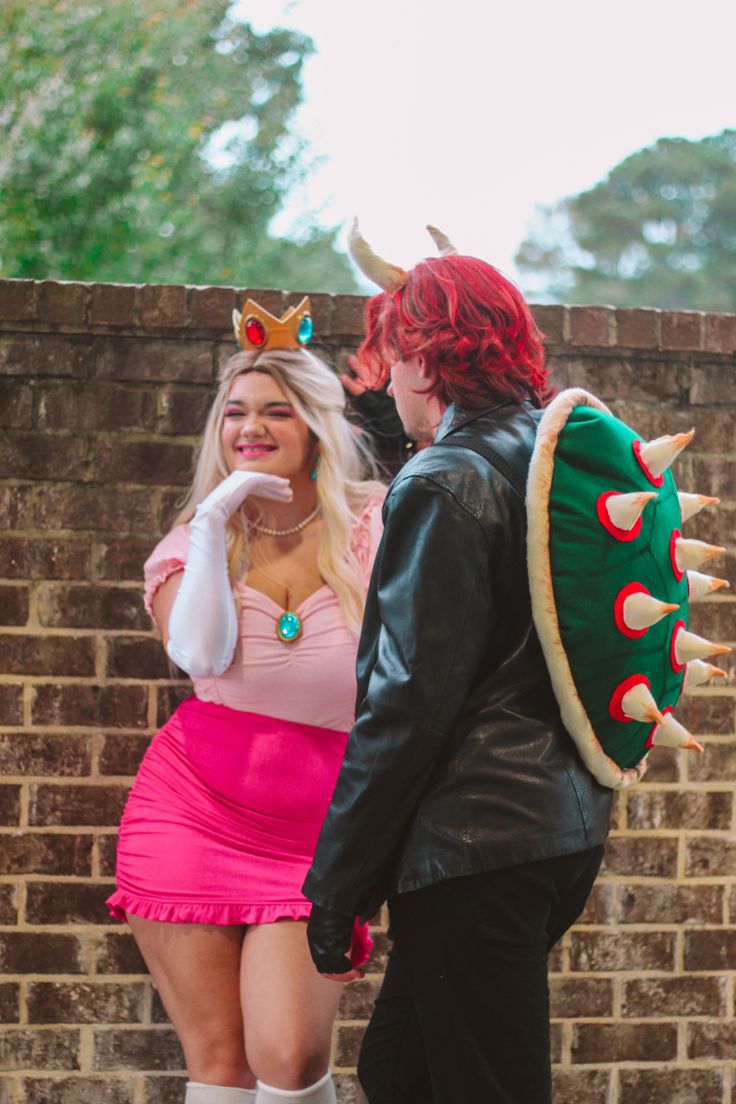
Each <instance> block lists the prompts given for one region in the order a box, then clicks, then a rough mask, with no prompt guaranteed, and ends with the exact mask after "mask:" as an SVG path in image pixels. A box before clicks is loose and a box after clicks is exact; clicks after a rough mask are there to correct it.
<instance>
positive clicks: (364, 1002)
mask: <svg viewBox="0 0 736 1104" xmlns="http://www.w3.org/2000/svg"><path fill="white" fill-rule="evenodd" d="M380 988H381V983H380V982H379V981H367V980H364V981H354V982H351V983H350V985H346V986H345V987H344V988H343V994H342V1000H341V1001H340V1010H339V1012H338V1018H339V1019H341V1020H368V1019H370V1017H371V1013H372V1012H373V1005H374V1004H375V1000H376V997H377V996H378V990H379V989H380Z"/></svg>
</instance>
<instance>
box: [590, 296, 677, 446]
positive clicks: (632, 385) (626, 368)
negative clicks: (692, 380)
mask: <svg viewBox="0 0 736 1104" xmlns="http://www.w3.org/2000/svg"><path fill="white" fill-rule="evenodd" d="M572 309H573V310H574V309H575V308H572ZM686 377H687V369H686V368H685V367H684V366H683V365H682V364H679V363H674V364H670V363H667V362H666V361H659V360H644V359H642V360H639V359H638V358H637V359H625V358H622V357H620V356H611V357H591V356H586V357H579V358H577V359H575V360H573V361H570V372H569V378H570V387H583V388H585V390H586V391H592V392H593V394H594V395H597V396H598V398H599V399H602V400H603V401H604V402H608V401H609V399H620V398H621V396H622V395H625V396H626V398H627V400H628V401H629V402H649V403H651V402H660V403H664V402H666V401H667V400H671V401H678V400H679V398H680V393H681V391H682V388H683V386H684V383H685V379H686ZM637 428H638V427H637Z"/></svg>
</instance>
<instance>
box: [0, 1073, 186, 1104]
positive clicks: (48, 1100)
mask: <svg viewBox="0 0 736 1104" xmlns="http://www.w3.org/2000/svg"><path fill="white" fill-rule="evenodd" d="M21 1092H22V1093H24V1094H25V1095H24V1096H23V1101H24V1104H103V1102H104V1104H133V1100H134V1081H133V1078H132V1077H110V1076H107V1077H54V1078H53V1079H52V1078H46V1077H27V1078H24V1079H23V1080H22V1081H21ZM177 1104H179V1102H178V1101H177Z"/></svg>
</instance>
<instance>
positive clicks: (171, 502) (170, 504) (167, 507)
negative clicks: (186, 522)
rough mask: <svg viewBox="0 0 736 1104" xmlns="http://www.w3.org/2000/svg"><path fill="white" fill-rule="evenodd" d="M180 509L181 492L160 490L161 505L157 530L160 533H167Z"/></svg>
mask: <svg viewBox="0 0 736 1104" xmlns="http://www.w3.org/2000/svg"><path fill="white" fill-rule="evenodd" d="M180 509H181V492H180V491H162V492H161V505H160V509H159V514H158V525H157V528H158V531H159V532H160V533H168V532H169V531H170V530H171V529H172V528H173V525H174V520H175V519H176V518H177V517H178V515H179V511H180Z"/></svg>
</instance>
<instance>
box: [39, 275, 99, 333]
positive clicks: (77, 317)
mask: <svg viewBox="0 0 736 1104" xmlns="http://www.w3.org/2000/svg"><path fill="white" fill-rule="evenodd" d="M89 299H90V290H89V285H88V284H73V283H66V282H63V281H56V280H44V281H43V283H41V284H39V285H38V317H39V319H40V320H41V321H42V322H58V323H60V324H61V325H64V326H79V325H81V324H82V323H83V322H84V320H85V315H86V311H87V303H88V301H89Z"/></svg>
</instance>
